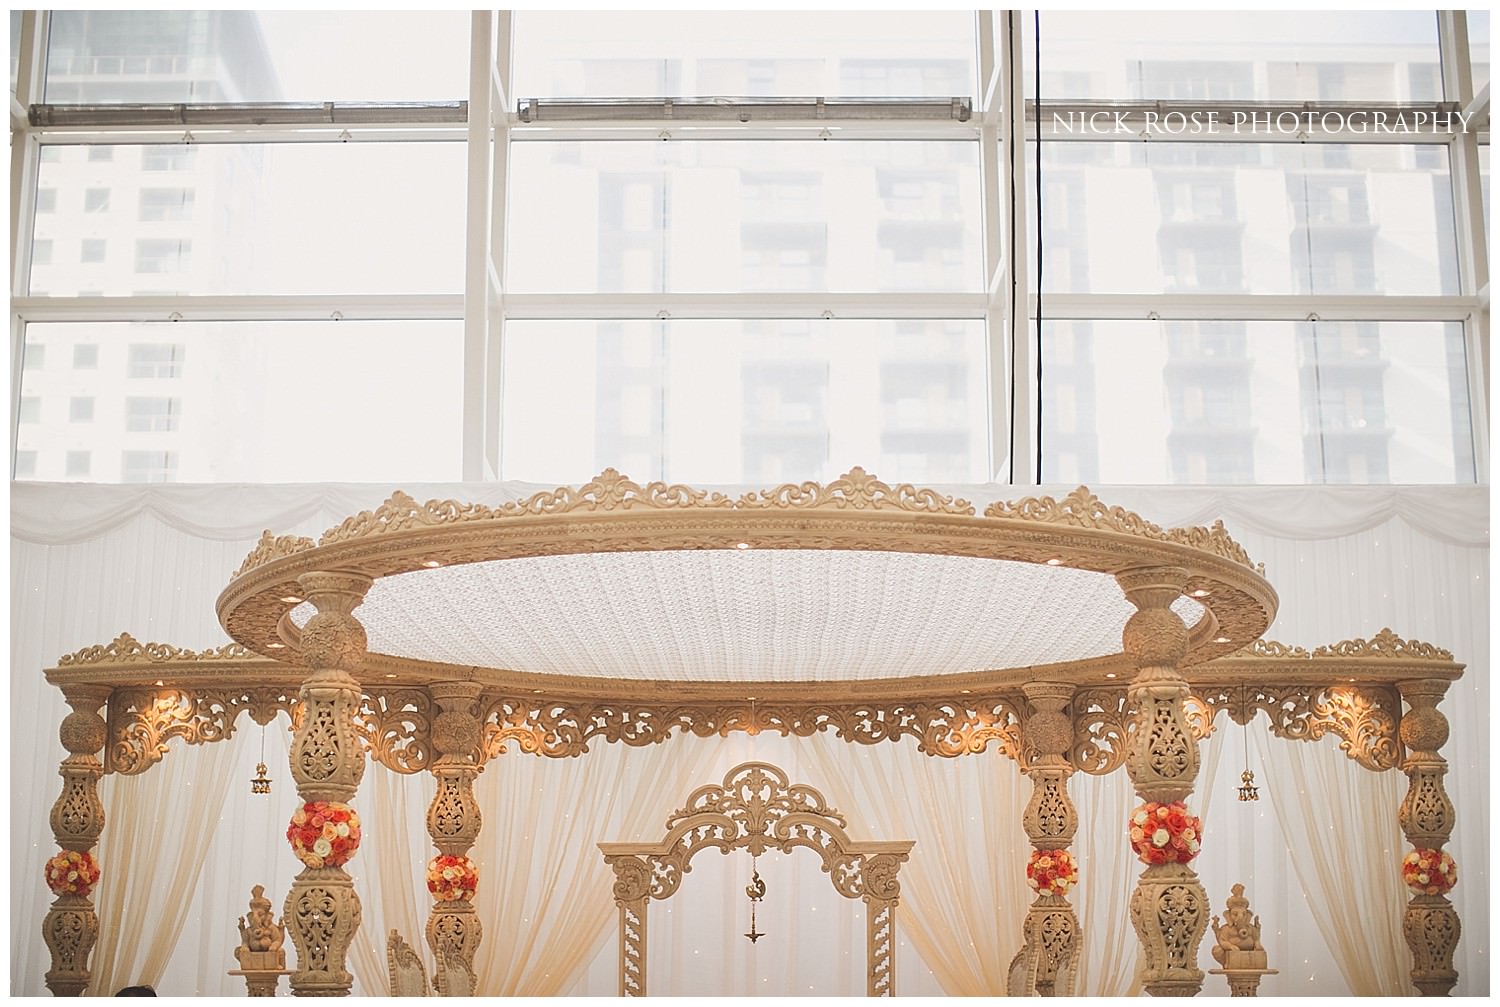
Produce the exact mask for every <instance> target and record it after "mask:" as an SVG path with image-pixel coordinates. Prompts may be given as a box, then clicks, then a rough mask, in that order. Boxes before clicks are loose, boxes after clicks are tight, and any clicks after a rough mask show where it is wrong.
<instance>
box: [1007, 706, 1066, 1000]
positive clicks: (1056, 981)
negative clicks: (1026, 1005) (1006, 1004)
mask: <svg viewBox="0 0 1500 1007" xmlns="http://www.w3.org/2000/svg"><path fill="white" fill-rule="evenodd" d="M1021 691H1022V692H1024V693H1025V694H1026V698H1027V700H1028V701H1029V702H1030V704H1031V712H1030V715H1029V716H1028V717H1027V718H1026V722H1025V726H1024V728H1023V730H1024V734H1025V740H1026V745H1025V747H1026V749H1027V750H1028V751H1029V752H1030V753H1031V765H1030V767H1029V768H1028V769H1027V770H1026V773H1027V775H1028V776H1030V777H1031V800H1030V801H1028V802H1027V804H1026V811H1025V813H1024V814H1023V815H1022V818H1021V824H1022V826H1023V827H1024V828H1025V829H1026V835H1027V836H1028V837H1029V838H1030V839H1031V845H1032V847H1033V848H1034V849H1035V850H1036V853H1033V854H1032V858H1031V865H1028V875H1029V876H1030V875H1032V874H1034V875H1035V876H1034V877H1032V879H1031V880H1032V881H1033V883H1035V882H1038V881H1039V882H1040V884H1036V885H1035V887H1037V895H1036V899H1035V900H1034V901H1033V902H1032V903H1031V908H1030V909H1028V910H1027V912H1026V922H1025V923H1024V924H1023V925H1022V928H1021V931H1022V935H1023V937H1024V943H1023V944H1022V946H1021V951H1020V953H1018V954H1017V955H1016V957H1015V958H1014V959H1012V961H1011V963H1010V976H1009V981H1008V983H1007V993H1009V994H1010V995H1011V996H1072V995H1073V987H1074V982H1075V980H1076V978H1077V975H1078V954H1079V950H1080V949H1081V948H1082V946H1083V928H1082V927H1080V926H1079V924H1078V917H1077V915H1076V914H1075V913H1074V912H1073V907H1072V905H1070V904H1069V902H1068V899H1067V896H1066V894H1064V891H1065V890H1066V889H1067V888H1068V887H1070V885H1071V884H1072V881H1071V880H1068V881H1063V880H1058V879H1061V878H1072V879H1076V877H1077V867H1076V864H1074V862H1073V858H1072V855H1071V854H1070V853H1068V846H1069V844H1070V843H1072V841H1073V834H1074V833H1075V832H1077V831H1078V814H1077V812H1076V811H1075V810H1074V808H1073V802H1072V800H1071V799H1070V798H1069V797H1068V777H1070V776H1071V775H1072V774H1073V767H1072V766H1071V765H1070V764H1069V763H1068V760H1067V757H1066V753H1067V752H1068V750H1069V749H1070V748H1072V747H1073V719H1072V717H1071V716H1070V714H1069V713H1067V712H1065V711H1066V710H1067V706H1068V704H1069V703H1070V702H1071V701H1072V699H1073V691H1074V687H1073V686H1072V685H1069V684H1066V683H1060V682H1028V683H1026V684H1024V685H1022V686H1021Z"/></svg>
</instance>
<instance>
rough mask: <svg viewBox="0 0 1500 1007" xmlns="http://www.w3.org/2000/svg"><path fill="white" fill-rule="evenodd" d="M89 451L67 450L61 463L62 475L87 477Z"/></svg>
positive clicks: (77, 477) (74, 477)
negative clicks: (62, 463)
mask: <svg viewBox="0 0 1500 1007" xmlns="http://www.w3.org/2000/svg"><path fill="white" fill-rule="evenodd" d="M89 463H90V458H89V453H88V452H87V451H69V452H68V453H67V456H66V459H65V462H64V465H63V477H64V478H66V479H87V478H88V475H89Z"/></svg>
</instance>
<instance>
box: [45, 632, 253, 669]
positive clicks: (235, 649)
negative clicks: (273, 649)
mask: <svg viewBox="0 0 1500 1007" xmlns="http://www.w3.org/2000/svg"><path fill="white" fill-rule="evenodd" d="M250 656H252V655H251V653H250V650H249V649H248V648H246V647H244V646H243V645H241V644H238V643H226V644H225V645H224V646H222V647H217V648H213V649H210V650H202V651H198V650H184V649H182V648H179V647H173V646H172V645H170V644H166V643H141V642H140V641H139V640H137V639H136V638H135V637H133V636H131V635H130V634H129V633H121V634H120V635H119V636H117V637H115V638H114V640H112V641H111V642H109V643H107V644H103V645H95V646H93V647H84V648H83V649H82V650H79V651H75V652H74V653H72V654H64V655H63V656H62V657H59V658H58V659H57V666H58V667H59V668H67V667H71V666H76V665H82V664H126V663H130V662H133V661H236V660H241V659H243V658H246V657H250Z"/></svg>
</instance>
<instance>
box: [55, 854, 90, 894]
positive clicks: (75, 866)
mask: <svg viewBox="0 0 1500 1007" xmlns="http://www.w3.org/2000/svg"><path fill="white" fill-rule="evenodd" d="M46 876H47V887H48V888H50V889H52V894H53V895H87V894H88V893H89V892H91V891H93V890H94V886H95V885H97V884H98V883H99V861H97V860H95V859H94V855H93V854H92V853H79V852H78V851H76V850H63V851H62V852H61V853H59V854H57V856H55V857H53V858H52V859H51V860H49V861H47V867H46Z"/></svg>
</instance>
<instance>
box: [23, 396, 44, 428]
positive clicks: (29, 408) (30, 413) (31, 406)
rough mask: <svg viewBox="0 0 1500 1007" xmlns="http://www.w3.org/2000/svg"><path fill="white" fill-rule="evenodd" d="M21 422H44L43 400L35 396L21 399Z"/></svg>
mask: <svg viewBox="0 0 1500 1007" xmlns="http://www.w3.org/2000/svg"><path fill="white" fill-rule="evenodd" d="M21 422H22V423H40V422H42V400H41V399H39V398H37V397H36V396H35V395H24V396H22V397H21Z"/></svg>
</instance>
